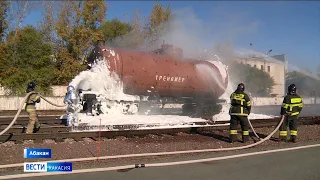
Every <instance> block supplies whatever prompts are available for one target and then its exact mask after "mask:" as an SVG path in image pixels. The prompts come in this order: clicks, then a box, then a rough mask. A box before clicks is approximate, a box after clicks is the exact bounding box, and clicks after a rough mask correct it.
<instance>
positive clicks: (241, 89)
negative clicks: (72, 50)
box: [237, 83, 245, 92]
mask: <svg viewBox="0 0 320 180" xmlns="http://www.w3.org/2000/svg"><path fill="white" fill-rule="evenodd" d="M244 89H245V88H244V84H243V83H240V84H238V87H237V90H238V91H242V92H243V91H244Z"/></svg>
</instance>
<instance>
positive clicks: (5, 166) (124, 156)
mask: <svg viewBox="0 0 320 180" xmlns="http://www.w3.org/2000/svg"><path fill="white" fill-rule="evenodd" d="M284 117H285V116H284V115H283V116H282V118H281V120H280V122H279V123H278V125H277V127H276V128H275V129H274V130H273V131H272V132H271V133H270V134H269V135H268V136H267V137H265V138H263V139H260V141H258V142H256V143H253V144H249V145H246V146H239V147H231V148H219V149H200V150H187V151H173V152H158V153H141V154H125V155H113V156H101V157H88V158H76V159H62V160H54V161H50V162H81V161H92V160H103V159H104V160H105V159H120V158H132V157H147V156H164V155H176V154H188V153H204V152H218V151H231V150H241V149H246V148H251V147H253V146H256V145H259V144H261V143H263V142H264V141H266V140H268V139H270V138H271V137H272V136H273V135H274V134H275V133H276V132H277V130H278V129H279V128H280V126H281V124H282V123H283V121H284ZM23 165H24V164H23V163H17V164H5V165H0V169H3V168H11V167H18V166H23ZM128 166H129V167H132V168H137V167H136V165H128ZM151 166H152V164H150V165H148V164H147V165H145V164H143V167H151ZM119 169H121V168H119Z"/></svg>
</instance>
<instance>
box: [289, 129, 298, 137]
mask: <svg viewBox="0 0 320 180" xmlns="http://www.w3.org/2000/svg"><path fill="white" fill-rule="evenodd" d="M290 135H292V136H297V135H298V132H297V131H295V130H291V131H290Z"/></svg>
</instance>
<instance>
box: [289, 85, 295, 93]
mask: <svg viewBox="0 0 320 180" xmlns="http://www.w3.org/2000/svg"><path fill="white" fill-rule="evenodd" d="M288 92H289V93H290V94H296V92H297V87H296V85H295V84H290V86H289V87H288Z"/></svg>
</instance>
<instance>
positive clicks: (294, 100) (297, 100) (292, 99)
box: [290, 98, 302, 103]
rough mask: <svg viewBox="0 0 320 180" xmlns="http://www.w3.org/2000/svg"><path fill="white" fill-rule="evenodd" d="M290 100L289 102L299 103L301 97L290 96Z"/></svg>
mask: <svg viewBox="0 0 320 180" xmlns="http://www.w3.org/2000/svg"><path fill="white" fill-rule="evenodd" d="M290 102H291V103H301V102H302V99H301V98H291V99H290Z"/></svg>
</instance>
